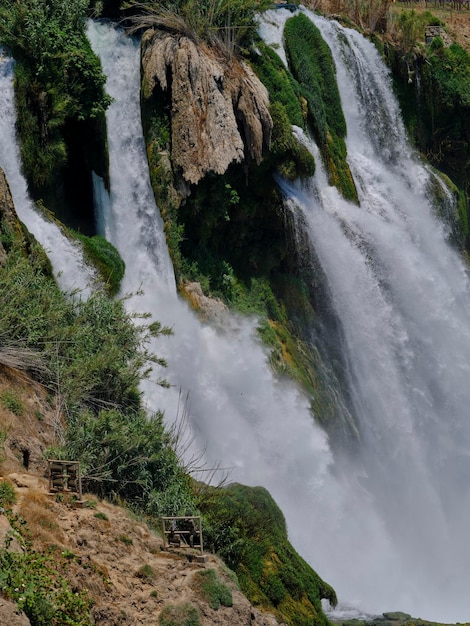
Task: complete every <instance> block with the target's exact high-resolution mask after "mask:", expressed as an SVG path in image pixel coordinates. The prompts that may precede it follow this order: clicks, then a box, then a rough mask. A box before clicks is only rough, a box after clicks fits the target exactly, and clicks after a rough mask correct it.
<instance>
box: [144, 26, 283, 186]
mask: <svg viewBox="0 0 470 626" xmlns="http://www.w3.org/2000/svg"><path fill="white" fill-rule="evenodd" d="M142 49H143V53H142V66H143V74H144V84H145V90H146V92H147V94H148V95H150V94H151V93H152V92H153V90H154V88H155V87H156V86H158V87H160V89H161V90H162V91H163V92H166V93H167V94H168V96H169V98H170V100H171V145H172V154H171V157H172V163H173V167H174V170H175V172H176V173H177V174H178V175H179V177H181V178H182V179H183V181H184V182H185V183H186V184H197V183H198V182H199V181H200V180H201V179H202V178H203V177H204V176H205V175H206V174H207V173H209V172H213V173H215V174H223V173H224V172H225V171H226V170H227V168H228V166H229V165H230V164H231V163H242V162H244V161H249V162H255V163H260V161H261V159H262V155H263V151H264V150H265V149H267V148H268V147H269V144H270V140H271V130H272V120H271V116H270V114H269V96H268V93H267V90H266V88H265V87H264V85H263V84H262V83H261V82H260V81H259V79H258V78H257V77H256V76H255V74H254V73H253V72H252V70H251V69H250V68H249V66H248V65H247V64H246V63H244V62H242V61H239V60H237V59H231V60H230V61H229V60H228V59H226V58H224V57H223V56H222V55H220V54H219V53H218V52H217V50H216V49H214V48H209V47H208V46H207V45H206V44H204V43H199V42H198V43H195V42H194V41H193V40H192V39H190V38H189V37H187V36H184V35H179V34H178V35H176V34H171V33H168V32H163V31H159V30H148V31H147V32H146V34H145V35H144V37H143V42H142Z"/></svg>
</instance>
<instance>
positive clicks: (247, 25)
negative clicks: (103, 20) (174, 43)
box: [133, 0, 269, 55]
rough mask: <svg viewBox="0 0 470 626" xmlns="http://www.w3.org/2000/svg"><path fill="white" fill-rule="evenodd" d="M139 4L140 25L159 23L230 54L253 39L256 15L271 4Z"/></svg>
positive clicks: (238, 0) (243, 0) (232, 0)
mask: <svg viewBox="0 0 470 626" xmlns="http://www.w3.org/2000/svg"><path fill="white" fill-rule="evenodd" d="M136 4H138V6H139V9H140V11H139V14H137V15H136V16H134V17H133V21H134V23H135V25H136V27H137V28H140V27H149V26H156V27H157V28H158V27H161V28H164V29H165V30H173V31H175V32H181V33H184V34H186V35H188V36H190V37H193V38H197V39H202V40H204V41H206V42H208V43H210V44H211V45H214V46H217V47H219V48H220V49H222V50H223V51H225V52H226V53H228V54H230V55H232V54H234V53H235V52H236V51H238V50H239V49H240V48H241V47H242V46H246V45H248V44H249V43H250V42H251V40H252V38H253V37H254V34H255V32H256V16H257V14H258V13H259V12H261V11H263V10H264V9H266V8H268V6H269V2H268V0H202V1H201V0H165V1H164V2H159V3H156V2H154V0H144V1H143V2H142V0H139V2H138V3H136ZM142 7H143V11H142ZM142 13H143V15H142Z"/></svg>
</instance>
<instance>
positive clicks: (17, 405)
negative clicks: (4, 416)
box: [0, 389, 24, 417]
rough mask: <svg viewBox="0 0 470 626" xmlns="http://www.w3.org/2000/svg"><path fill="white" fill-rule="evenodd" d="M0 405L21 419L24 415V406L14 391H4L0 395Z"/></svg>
mask: <svg viewBox="0 0 470 626" xmlns="http://www.w3.org/2000/svg"><path fill="white" fill-rule="evenodd" d="M0 404H1V405H2V406H3V407H4V408H5V409H8V410H9V411H11V412H12V413H14V414H15V415H18V416H19V417H21V416H22V415H23V413H24V405H23V402H22V401H21V399H20V398H18V396H17V394H16V393H15V392H14V391H10V390H8V389H5V390H4V391H2V392H1V393H0Z"/></svg>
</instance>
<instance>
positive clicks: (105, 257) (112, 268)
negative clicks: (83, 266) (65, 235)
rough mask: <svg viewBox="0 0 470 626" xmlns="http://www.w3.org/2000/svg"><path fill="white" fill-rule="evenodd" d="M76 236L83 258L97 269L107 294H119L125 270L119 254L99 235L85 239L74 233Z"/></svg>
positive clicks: (84, 236) (81, 235) (85, 237)
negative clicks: (81, 245)
mask: <svg viewBox="0 0 470 626" xmlns="http://www.w3.org/2000/svg"><path fill="white" fill-rule="evenodd" d="M76 236H77V237H78V239H80V241H81V242H82V243H83V249H84V252H85V256H86V257H87V258H88V259H89V260H90V261H91V262H92V263H93V265H94V266H95V267H96V268H97V270H98V272H99V274H100V276H101V278H102V280H103V282H104V284H105V285H106V287H107V290H108V292H109V294H110V295H111V296H115V295H116V294H117V293H118V292H119V289H120V286H121V280H122V278H123V276H124V272H125V269H126V266H125V264H124V261H123V260H122V259H121V257H120V255H119V252H118V251H117V250H116V248H115V247H114V246H113V245H112V244H111V243H109V241H107V240H106V239H105V238H104V237H102V236H101V235H94V236H93V237H87V236H86V235H83V234H81V233H76Z"/></svg>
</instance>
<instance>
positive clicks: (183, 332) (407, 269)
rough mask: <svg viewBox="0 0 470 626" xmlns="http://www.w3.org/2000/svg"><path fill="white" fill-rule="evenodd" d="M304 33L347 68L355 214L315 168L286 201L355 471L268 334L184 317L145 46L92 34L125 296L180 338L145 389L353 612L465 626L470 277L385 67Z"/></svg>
mask: <svg viewBox="0 0 470 626" xmlns="http://www.w3.org/2000/svg"><path fill="white" fill-rule="evenodd" d="M283 13H285V16H286V15H288V16H290V13H288V12H287V11H286V12H283V11H282V10H281V11H277V12H276V14H275V15H274V12H270V13H269V15H268V22H269V29H270V30H271V31H272V32H273V33H274V34H275V36H276V37H278V38H279V41H280V40H281V36H280V35H279V32H280V29H281V27H280V26H279V24H280V23H281V22H282V19H284V20H285V16H284V17H283ZM308 15H309V16H310V17H311V19H312V20H314V21H315V23H316V24H317V25H318V26H319V27H320V28H321V30H322V32H323V36H324V37H325V38H326V39H327V41H328V43H329V45H330V47H331V48H332V51H333V54H334V56H335V60H336V64H337V73H338V82H339V87H340V92H341V97H342V99H343V103H346V102H347V104H348V106H347V107H346V106H345V105H344V104H343V106H344V108H345V114H346V117H347V124H348V138H347V145H348V153H349V162H350V166H351V170H352V172H353V175H354V177H355V180H356V184H357V187H358V191H359V195H360V201H361V205H360V207H358V206H355V205H352V204H350V203H347V202H345V201H344V200H343V199H342V198H341V197H340V195H339V194H338V193H337V191H336V190H335V189H334V188H331V187H329V186H328V183H327V178H326V174H325V172H324V171H323V170H322V167H321V166H320V164H321V163H320V158H319V157H318V155H317V163H318V164H319V167H317V174H316V175H315V178H314V179H312V180H311V181H309V183H308V184H306V185H304V186H294V185H290V186H288V185H285V193H286V196H287V197H288V199H289V203H290V205H291V207H292V211H294V212H298V213H299V216H301V218H302V219H301V221H302V223H303V224H305V226H306V228H307V229H308V233H309V237H310V241H311V245H312V248H313V249H314V250H315V254H316V255H317V257H318V259H319V260H320V262H321V264H322V267H323V271H324V273H325V275H326V276H327V280H328V289H329V293H330V294H331V301H332V305H333V307H334V309H335V313H336V315H337V316H338V319H339V320H340V323H341V333H342V338H341V341H342V348H343V349H344V360H345V363H346V367H345V376H346V380H347V381H348V385H349V388H350V390H349V391H350V396H351V398H352V403H353V406H354V411H355V418H356V420H357V423H358V426H359V428H360V433H361V445H362V454H361V458H360V459H354V460H351V459H349V458H347V456H344V458H342V457H341V455H340V454H339V453H338V456H335V457H333V455H332V452H331V450H330V447H329V442H328V439H327V437H326V435H325V434H324V432H323V431H322V430H321V429H320V428H319V427H318V426H316V425H315V424H314V423H313V421H312V418H311V415H310V412H309V409H308V402H307V400H306V399H305V398H304V397H303V396H302V395H301V394H300V393H299V392H298V390H297V389H296V388H295V387H294V386H293V385H289V384H286V383H280V382H279V381H278V380H276V378H275V376H274V375H273V374H272V373H271V372H270V370H269V367H268V365H267V358H266V354H265V352H264V351H263V348H262V347H261V346H260V344H259V342H258V341H257V339H256V336H255V333H254V327H255V325H256V320H247V319H238V318H236V317H234V316H229V315H227V317H226V319H225V320H224V324H223V326H224V327H223V328H215V327H213V326H210V325H208V324H203V323H201V322H200V321H199V320H198V319H197V318H196V316H195V315H194V314H193V313H192V312H191V311H190V310H189V308H188V307H187V306H186V304H185V303H184V302H183V301H181V300H180V299H179V298H178V296H177V294H176V289H175V283H174V277H173V272H172V268H171V263H170V260H169V257H168V252H167V249H166V245H165V240H164V237H163V234H162V232H163V231H162V223H161V218H160V215H159V212H158V209H157V207H156V206H155V203H154V201H153V197H152V194H151V192H150V187H149V182H148V171H147V164H146V159H145V148H144V143H143V140H142V130H141V123H140V108H139V98H138V90H139V51H138V43H137V42H136V41H135V40H133V39H131V38H127V37H126V36H125V35H124V34H123V32H122V31H121V30H119V29H118V28H116V27H115V26H113V25H112V24H110V23H95V22H90V23H89V26H88V35H89V37H90V40H91V43H92V46H93V48H94V50H95V51H96V52H97V53H98V54H99V56H100V57H101V61H102V64H103V68H104V71H105V74H106V75H107V80H108V82H107V89H108V91H109V93H110V95H111V96H112V97H113V99H114V101H113V104H112V105H111V107H110V109H109V112H108V116H107V123H108V133H109V148H110V174H111V190H110V193H109V194H108V193H107V192H106V190H104V188H103V185H102V184H101V182H100V180H99V179H98V178H97V177H96V180H95V183H96V185H95V192H96V194H95V195H96V199H97V210H98V213H99V217H98V223H99V224H100V228H102V231H103V233H104V234H106V236H107V237H108V238H109V239H110V241H111V242H112V243H113V244H114V245H115V246H116V247H117V248H118V250H119V251H120V253H121V255H122V257H123V259H124V261H125V263H126V276H125V280H124V283H123V293H136V292H137V291H138V290H140V289H141V288H142V291H143V294H140V295H135V296H133V297H131V298H129V299H128V300H127V303H128V306H129V307H130V309H131V310H139V311H149V312H150V313H151V314H152V316H153V317H154V318H155V319H158V320H160V321H161V322H162V323H164V324H166V325H169V326H171V327H172V328H173V330H174V336H173V337H169V338H166V337H164V338H160V339H159V340H158V342H157V343H156V345H155V350H156V352H157V353H158V354H159V355H160V356H164V357H165V358H166V359H167V361H168V364H169V368H168V372H167V378H168V380H169V382H170V383H171V385H172V388H171V389H170V390H160V388H159V387H157V386H156V385H152V384H151V383H148V384H146V385H145V389H144V391H145V397H146V400H147V402H148V405H149V408H150V409H157V408H164V409H165V413H166V419H167V420H168V421H169V422H171V421H172V420H173V419H174V418H175V417H176V414H177V412H178V408H177V407H178V398H179V393H178V391H179V389H182V390H183V392H184V393H185V392H187V391H188V392H189V394H190V402H189V418H190V427H191V436H192V437H194V449H197V448H198V447H199V448H200V449H205V459H206V460H207V462H208V463H209V464H212V463H214V462H215V461H217V460H221V461H222V463H223V465H224V466H226V467H231V468H232V473H231V479H232V480H234V481H239V482H244V483H246V484H250V485H263V486H265V487H267V488H268V489H269V490H270V492H271V493H272V495H273V497H274V498H275V499H276V501H277V502H278V504H279V505H280V506H281V508H282V510H283V512H284V514H285V516H286V520H287V524H288V529H289V536H290V539H291V541H292V542H293V543H294V545H295V546H296V548H297V549H298V551H299V552H300V553H301V554H302V555H303V556H304V557H305V558H306V559H307V560H308V561H309V562H310V564H311V565H312V567H314V568H315V569H317V571H318V572H319V573H320V575H321V576H322V577H324V578H325V579H326V580H327V581H328V582H330V583H331V584H332V585H333V586H334V587H335V588H336V590H337V592H338V595H339V598H340V600H341V601H342V602H343V604H345V605H351V606H356V607H359V608H361V609H363V610H365V611H368V612H370V613H381V612H382V611H386V610H404V611H408V612H410V613H411V614H413V615H415V616H420V617H423V618H428V619H431V620H436V621H448V622H451V621H457V620H460V621H465V620H467V619H468V616H469V613H470V600H469V598H468V593H467V582H468V572H469V571H470V568H469V565H470V553H469V552H470V551H469V547H468V542H467V541H466V528H465V525H464V520H466V519H467V517H468V513H470V506H469V499H468V496H467V493H466V482H467V481H466V478H467V477H468V475H469V471H468V470H469V469H470V463H469V460H470V457H469V452H468V450H469V446H468V443H469V434H470V432H469V427H468V426H467V420H466V407H468V405H469V402H468V400H469V397H468V395H469V392H468V391H467V389H468V384H467V381H468V370H469V364H470V335H469V330H468V322H467V316H468V311H470V295H469V290H468V278H467V271H466V268H465V265H464V263H463V262H462V261H461V259H460V258H459V255H458V254H457V252H456V251H455V250H453V249H452V248H451V247H450V246H449V244H448V233H447V231H446V229H445V228H444V227H443V226H442V225H441V223H440V222H439V221H438V219H437V218H436V217H435V215H434V212H433V207H432V203H431V201H430V200H429V198H428V193H427V189H428V187H429V185H428V182H429V174H428V172H427V171H426V169H425V168H424V167H423V166H422V165H421V164H420V163H419V162H418V161H416V159H415V157H414V156H413V154H412V152H411V150H410V148H409V146H408V144H407V141H406V136H405V132H404V129H403V125H402V123H401V120H400V115H399V109H398V106H397V104H396V101H395V99H394V97H393V94H392V92H391V89H390V79H389V76H388V73H387V71H386V69H385V67H384V66H383V64H382V63H381V61H380V59H379V57H378V55H377V53H376V51H375V49H374V48H373V46H372V45H371V44H369V43H368V42H367V41H366V40H364V39H363V38H362V37H360V36H359V35H358V34H357V33H354V32H353V31H351V30H348V29H344V28H342V27H340V26H338V25H337V24H334V23H333V24H332V23H330V22H327V21H326V20H323V19H321V18H318V17H316V16H313V15H312V14H310V13H308ZM281 26H282V24H281ZM261 30H262V31H263V27H262V28H261ZM305 140H306V139H305ZM306 141H307V140H306ZM311 148H312V150H313V151H315V146H311ZM335 455H336V452H335Z"/></svg>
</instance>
